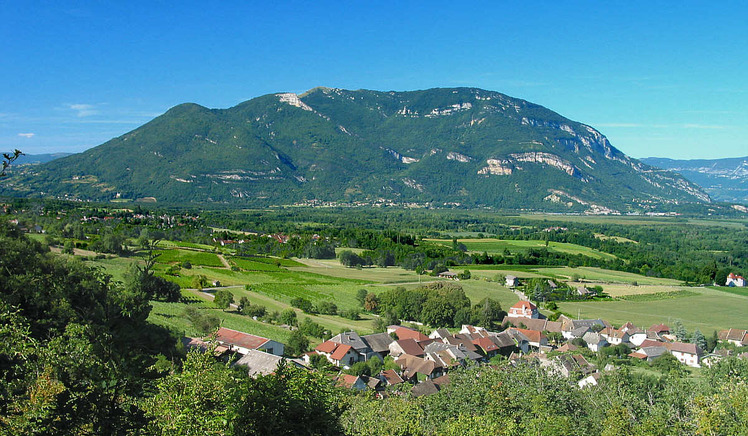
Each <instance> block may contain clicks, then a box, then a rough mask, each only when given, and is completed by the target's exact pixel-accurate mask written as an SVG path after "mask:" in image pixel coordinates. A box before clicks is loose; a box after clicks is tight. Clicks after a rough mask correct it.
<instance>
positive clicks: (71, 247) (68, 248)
mask: <svg viewBox="0 0 748 436" xmlns="http://www.w3.org/2000/svg"><path fill="white" fill-rule="evenodd" d="M62 252H63V253H65V254H74V253H75V244H73V241H72V240H70V239H68V240H67V241H65V245H64V246H63V247H62Z"/></svg>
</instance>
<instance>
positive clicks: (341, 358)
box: [314, 341, 360, 366]
mask: <svg viewBox="0 0 748 436" xmlns="http://www.w3.org/2000/svg"><path fill="white" fill-rule="evenodd" d="M314 351H315V352H316V353H317V354H321V355H323V356H325V357H326V358H327V360H328V361H329V362H330V363H332V364H333V365H335V366H350V365H353V364H354V363H356V362H359V361H360V360H359V359H360V354H358V353H357V352H356V350H355V349H354V348H353V347H351V346H350V345H345V344H339V343H337V342H332V341H325V342H323V343H321V344H319V345H318V346H317V348H315V349H314Z"/></svg>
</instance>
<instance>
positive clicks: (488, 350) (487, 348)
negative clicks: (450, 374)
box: [473, 337, 499, 359]
mask: <svg viewBox="0 0 748 436" xmlns="http://www.w3.org/2000/svg"><path fill="white" fill-rule="evenodd" d="M473 344H474V345H475V346H476V347H477V348H478V349H479V350H480V351H481V353H483V355H484V356H486V358H487V359H490V358H492V357H494V356H495V355H497V354H499V346H498V345H496V343H494V341H492V340H491V339H490V338H488V337H486V338H478V339H475V340H473Z"/></svg>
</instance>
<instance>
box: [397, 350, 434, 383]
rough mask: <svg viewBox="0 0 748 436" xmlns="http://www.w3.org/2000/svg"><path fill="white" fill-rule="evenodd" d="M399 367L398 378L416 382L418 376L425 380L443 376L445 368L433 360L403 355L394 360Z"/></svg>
mask: <svg viewBox="0 0 748 436" xmlns="http://www.w3.org/2000/svg"><path fill="white" fill-rule="evenodd" d="M395 363H396V364H398V365H399V366H400V377H402V379H403V380H405V381H413V382H415V381H417V380H418V374H421V375H422V376H424V377H426V378H436V377H439V376H441V375H443V374H444V370H445V368H444V367H443V366H441V365H440V364H438V363H436V362H434V361H433V360H427V359H424V358H422V357H419V356H413V355H410V354H403V355H401V356H400V357H398V358H397V359H396V360H395Z"/></svg>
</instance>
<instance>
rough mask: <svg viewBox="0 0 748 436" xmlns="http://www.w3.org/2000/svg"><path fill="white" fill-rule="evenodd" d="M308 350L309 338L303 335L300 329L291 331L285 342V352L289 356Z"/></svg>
mask: <svg viewBox="0 0 748 436" xmlns="http://www.w3.org/2000/svg"><path fill="white" fill-rule="evenodd" d="M307 350H309V339H308V338H307V337H306V336H304V333H302V332H301V329H298V330H294V331H292V332H291V337H290V338H289V339H288V344H286V348H285V354H287V355H289V356H299V355H301V354H304V353H306V352H307Z"/></svg>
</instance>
